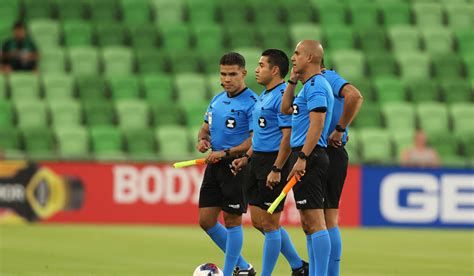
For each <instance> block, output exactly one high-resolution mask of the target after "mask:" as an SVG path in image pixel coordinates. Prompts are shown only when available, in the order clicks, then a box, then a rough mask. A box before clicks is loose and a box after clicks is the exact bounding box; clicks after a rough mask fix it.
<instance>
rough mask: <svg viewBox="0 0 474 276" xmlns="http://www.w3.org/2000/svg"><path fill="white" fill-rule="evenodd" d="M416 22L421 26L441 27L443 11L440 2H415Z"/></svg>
mask: <svg viewBox="0 0 474 276" xmlns="http://www.w3.org/2000/svg"><path fill="white" fill-rule="evenodd" d="M413 12H414V14H415V18H416V20H415V21H416V24H417V25H418V26H420V27H441V26H442V25H443V11H442V9H441V5H440V4H439V3H414V4H413Z"/></svg>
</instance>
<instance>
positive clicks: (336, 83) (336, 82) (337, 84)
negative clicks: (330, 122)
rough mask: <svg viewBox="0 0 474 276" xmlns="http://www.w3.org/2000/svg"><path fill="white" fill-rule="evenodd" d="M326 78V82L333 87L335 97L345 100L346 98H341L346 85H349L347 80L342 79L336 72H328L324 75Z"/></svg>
mask: <svg viewBox="0 0 474 276" xmlns="http://www.w3.org/2000/svg"><path fill="white" fill-rule="evenodd" d="M324 77H325V78H326V80H327V81H328V82H329V84H330V85H331V87H332V93H333V94H334V97H336V98H344V97H342V96H341V91H342V88H343V87H344V86H345V85H346V84H349V82H348V81H347V80H345V79H344V78H343V77H341V76H340V75H339V74H338V73H336V72H328V73H326V74H325V75H324Z"/></svg>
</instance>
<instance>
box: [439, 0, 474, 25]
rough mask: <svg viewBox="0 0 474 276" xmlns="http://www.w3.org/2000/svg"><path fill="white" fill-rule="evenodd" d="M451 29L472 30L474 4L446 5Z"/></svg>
mask: <svg viewBox="0 0 474 276" xmlns="http://www.w3.org/2000/svg"><path fill="white" fill-rule="evenodd" d="M445 11H446V15H447V17H448V24H449V27H450V28H470V27H471V26H473V25H474V18H473V16H472V15H473V14H474V5H472V3H466V2H465V1H464V2H459V3H452V2H450V3H449V4H448V3H446V4H445Z"/></svg>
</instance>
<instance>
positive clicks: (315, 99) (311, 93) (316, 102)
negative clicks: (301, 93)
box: [306, 82, 328, 112]
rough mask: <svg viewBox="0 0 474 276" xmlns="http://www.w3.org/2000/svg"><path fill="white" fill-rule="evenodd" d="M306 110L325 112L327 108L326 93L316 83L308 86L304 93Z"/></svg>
mask: <svg viewBox="0 0 474 276" xmlns="http://www.w3.org/2000/svg"><path fill="white" fill-rule="evenodd" d="M306 100H307V103H306V105H307V108H308V110H309V111H317V112H326V111H327V108H328V96H327V91H326V90H325V89H324V88H323V87H322V85H319V82H316V83H315V84H314V85H311V86H309V89H308V91H307V93H306Z"/></svg>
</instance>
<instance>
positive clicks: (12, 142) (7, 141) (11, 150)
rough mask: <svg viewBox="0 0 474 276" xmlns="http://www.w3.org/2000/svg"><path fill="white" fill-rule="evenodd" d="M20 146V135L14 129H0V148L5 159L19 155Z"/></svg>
mask: <svg viewBox="0 0 474 276" xmlns="http://www.w3.org/2000/svg"><path fill="white" fill-rule="evenodd" d="M20 145H21V140H20V135H19V133H18V130H17V129H16V128H14V127H12V128H9V127H2V128H0V148H1V149H2V151H3V153H4V154H5V155H6V156H7V157H8V156H9V155H10V154H12V155H16V156H18V155H19V153H20Z"/></svg>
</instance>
